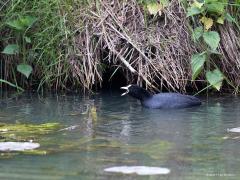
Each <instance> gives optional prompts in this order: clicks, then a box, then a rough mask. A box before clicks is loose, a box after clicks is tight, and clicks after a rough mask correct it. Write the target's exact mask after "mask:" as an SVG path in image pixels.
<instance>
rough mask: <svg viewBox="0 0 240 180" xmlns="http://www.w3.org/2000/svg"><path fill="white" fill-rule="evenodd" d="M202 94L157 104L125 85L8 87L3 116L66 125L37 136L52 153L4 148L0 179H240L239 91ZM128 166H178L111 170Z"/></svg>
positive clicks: (10, 120)
mask: <svg viewBox="0 0 240 180" xmlns="http://www.w3.org/2000/svg"><path fill="white" fill-rule="evenodd" d="M203 101H204V103H203V105H201V106H200V107H194V108H188V109H178V110H153V109H145V108H142V107H141V105H140V104H139V102H137V101H136V100H135V99H132V98H130V97H121V96H120V93H119V92H116V93H100V94H97V95H94V96H90V97H88V96H86V97H83V96H80V95H76V94H72V95H56V94H48V95H44V96H39V95H37V94H31V93H25V94H21V95H18V96H14V95H11V94H8V95H7V96H4V97H2V99H1V102H0V107H1V108H0V122H1V123H31V124H41V123H48V122H58V123H60V124H61V126H62V130H60V131H56V132H52V133H49V134H47V135H44V136H43V137H41V138H39V139H34V141H38V142H39V143H40V144H41V147H40V150H44V151H46V152H47V154H46V155H36V154H21V153H20V154H15V155H10V156H7V157H6V156H5V154H2V156H1V159H0V169H1V171H0V179H40V180H41V179H68V180H71V179H84V180H87V179H128V180H129V179H184V180H185V179H219V178H221V179H239V177H240V151H239V149H240V143H239V139H240V137H239V136H240V134H238V133H235V134H234V133H229V132H227V129H228V128H233V127H239V126H240V120H239V115H240V111H239V109H240V98H238V97H233V96H224V97H221V98H216V97H212V98H209V99H206V98H203ZM71 126H73V127H72V128H69V129H65V130H64V128H66V127H71ZM122 165H128V166H157V167H165V168H169V169H170V170H171V173H170V174H168V175H155V176H137V175H123V174H114V173H109V172H104V169H105V168H108V167H112V166H122Z"/></svg>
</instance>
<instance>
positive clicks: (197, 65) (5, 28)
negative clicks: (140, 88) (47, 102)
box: [0, 0, 240, 93]
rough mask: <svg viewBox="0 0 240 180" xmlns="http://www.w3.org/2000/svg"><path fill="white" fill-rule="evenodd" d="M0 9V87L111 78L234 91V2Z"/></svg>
mask: <svg viewBox="0 0 240 180" xmlns="http://www.w3.org/2000/svg"><path fill="white" fill-rule="evenodd" d="M214 3H218V4H217V5H218V6H216V4H214ZM213 7H218V8H215V9H214V8H213ZM0 9H1V13H0V19H1V23H0V34H1V39H0V51H1V52H2V53H1V54H0V59H1V61H0V62H1V63H0V69H1V71H0V75H1V76H0V79H1V84H0V86H1V87H2V88H9V85H10V86H13V87H17V88H18V89H20V88H22V89H32V88H34V89H37V90H42V89H46V88H49V89H55V90H69V89H82V90H85V91H89V90H93V89H95V88H101V87H102V84H104V83H105V84H107V83H108V82H109V81H111V80H115V81H116V80H118V81H119V82H121V84H127V83H138V84H140V85H146V86H147V87H148V88H152V89H158V90H163V89H165V90H169V91H180V92H186V91H188V90H189V89H191V91H194V92H199V91H201V90H203V91H205V90H209V89H217V90H219V91H231V92H234V93H238V92H239V90H238V86H239V82H240V79H239V72H240V71H239V68H240V44H239V42H240V41H239V37H240V26H239V20H240V16H239V11H240V2H239V1H234V2H231V3H230V2H228V1H221V2H220V1H219V2H213V1H208V2H205V3H199V2H197V1H195V2H194V3H188V2H187V1H181V2H180V1H178V0H173V1H171V2H168V1H161V3H156V2H154V1H152V2H150V1H135V0H128V1H116V2H115V1H107V0H104V1H91V0H88V1H83V0H77V1H67V2H66V1H62V0H53V1H52V0H51V1H50V0H47V1H37V0H33V1H31V2H29V1H27V0H21V1H16V0H11V1H6V2H5V3H3V4H2V5H0Z"/></svg>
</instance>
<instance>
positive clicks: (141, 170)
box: [104, 166, 170, 175]
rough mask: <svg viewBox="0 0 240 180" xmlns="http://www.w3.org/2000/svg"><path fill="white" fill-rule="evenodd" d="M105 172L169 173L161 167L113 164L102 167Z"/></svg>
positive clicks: (168, 170)
mask: <svg viewBox="0 0 240 180" xmlns="http://www.w3.org/2000/svg"><path fill="white" fill-rule="evenodd" d="M104 171H106V172H115V173H123V174H138V175H160V174H169V173H170V169H167V168H161V167H149V166H115V167H110V168H106V169H104Z"/></svg>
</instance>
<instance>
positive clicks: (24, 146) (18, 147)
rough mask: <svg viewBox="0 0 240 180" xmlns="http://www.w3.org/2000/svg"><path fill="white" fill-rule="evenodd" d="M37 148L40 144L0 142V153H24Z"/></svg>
mask: <svg viewBox="0 0 240 180" xmlns="http://www.w3.org/2000/svg"><path fill="white" fill-rule="evenodd" d="M38 147H40V144H39V143H33V142H0V151H24V150H32V149H36V148H38Z"/></svg>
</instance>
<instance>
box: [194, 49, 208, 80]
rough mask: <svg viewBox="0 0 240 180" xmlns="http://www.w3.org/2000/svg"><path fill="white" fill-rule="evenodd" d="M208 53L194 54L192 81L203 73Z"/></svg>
mask: <svg viewBox="0 0 240 180" xmlns="http://www.w3.org/2000/svg"><path fill="white" fill-rule="evenodd" d="M206 57H207V56H206V53H205V52H203V53H200V54H194V55H193V56H192V58H191V68H192V79H193V80H195V79H196V78H197V77H198V75H199V73H200V72H201V70H202V68H203V65H204V63H205V61H206Z"/></svg>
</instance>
